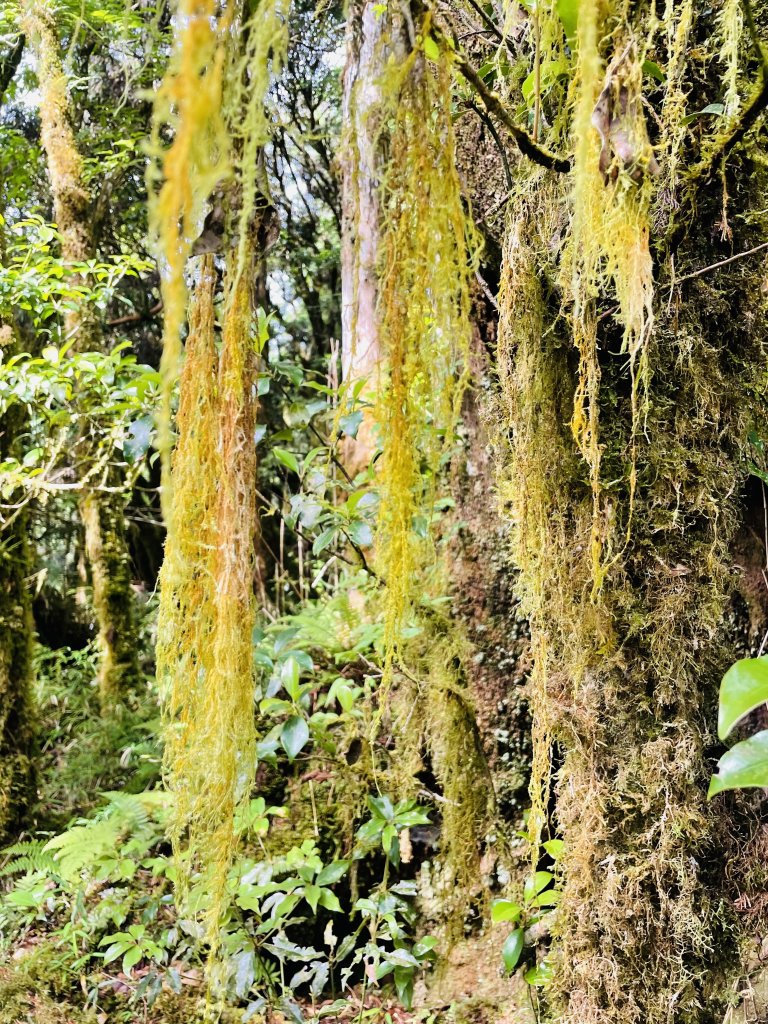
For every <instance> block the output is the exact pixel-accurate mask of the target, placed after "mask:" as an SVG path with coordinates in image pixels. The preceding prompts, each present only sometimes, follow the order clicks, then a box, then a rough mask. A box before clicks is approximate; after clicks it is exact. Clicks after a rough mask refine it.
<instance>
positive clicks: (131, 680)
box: [22, 0, 139, 712]
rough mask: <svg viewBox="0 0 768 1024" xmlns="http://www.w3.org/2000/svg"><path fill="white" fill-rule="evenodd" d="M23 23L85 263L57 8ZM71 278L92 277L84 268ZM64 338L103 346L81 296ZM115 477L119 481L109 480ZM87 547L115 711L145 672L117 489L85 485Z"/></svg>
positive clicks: (68, 224)
mask: <svg viewBox="0 0 768 1024" xmlns="http://www.w3.org/2000/svg"><path fill="white" fill-rule="evenodd" d="M22 23H23V27H24V29H25V31H26V33H27V35H28V36H29V39H30V41H31V44H32V46H33V48H34V51H35V56H36V59H37V76H38V82H39V85H40V121H41V136H42V143H43V148H44V150H45V154H46V158H47V161H48V175H49V178H50V182H51V192H52V195H53V203H54V215H55V217H56V223H57V226H58V229H59V234H60V235H61V255H62V259H63V261H64V263H65V265H66V264H69V265H70V266H71V265H72V264H78V263H84V262H85V261H87V260H88V259H90V258H92V257H93V255H94V252H93V250H94V246H93V241H92V238H91V234H90V229H89V216H90V200H89V195H88V190H87V188H86V186H85V182H84V180H83V172H82V160H81V156H80V153H79V151H78V148H77V141H76V139H75V135H74V132H73V130H72V124H71V107H70V100H69V94H68V90H67V81H66V76H65V74H64V69H63V66H62V63H61V57H60V53H59V40H58V36H57V33H56V26H55V23H54V19H53V12H52V10H51V8H50V6H49V5H48V4H47V3H35V2H32V0H27V2H26V3H25V5H24V12H23V19H22ZM70 272H71V276H72V279H73V281H77V282H80V283H86V284H87V278H84V277H83V275H82V274H81V273H80V272H79V271H73V270H71V271H70ZM64 336H65V339H72V340H73V347H74V349H75V350H76V351H80V352H85V351H88V350H90V349H93V348H99V347H101V346H102V345H103V338H102V333H101V328H100V324H99V321H98V317H97V313H96V310H95V308H94V307H93V306H92V305H89V304H88V303H87V302H83V303H81V304H79V305H78V306H77V308H75V309H73V310H71V311H69V312H68V313H67V314H66V315H65V317H64ZM108 482H109V483H110V484H114V483H115V480H114V479H110V480H109V481H108ZM80 516H81V519H82V522H83V528H84V531H85V551H86V557H87V559H88V563H89V567H90V571H91V583H92V587H93V607H94V612H95V616H96V622H97V625H98V630H99V634H98V640H99V647H100V650H101V664H100V668H99V695H100V700H101V705H102V710H104V711H105V712H106V711H110V710H111V709H113V708H114V706H115V704H116V702H119V701H120V700H121V699H122V697H124V696H125V694H126V693H127V692H129V691H130V689H131V688H133V687H134V686H135V684H136V683H137V682H138V679H139V666H138V642H137V636H136V626H135V621H134V619H135V611H134V607H133V600H132V592H131V587H130V583H131V576H130V560H129V555H128V549H127V545H126V541H125V533H124V529H123V516H124V499H123V498H122V496H120V495H117V494H114V493H112V492H111V491H110V492H109V493H102V492H99V491H96V490H90V489H88V490H86V491H85V492H84V493H83V495H82V497H81V499H80Z"/></svg>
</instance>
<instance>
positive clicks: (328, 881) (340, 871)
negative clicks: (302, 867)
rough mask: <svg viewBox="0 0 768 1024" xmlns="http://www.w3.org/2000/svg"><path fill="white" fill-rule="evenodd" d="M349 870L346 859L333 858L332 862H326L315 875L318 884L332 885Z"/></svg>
mask: <svg viewBox="0 0 768 1024" xmlns="http://www.w3.org/2000/svg"><path fill="white" fill-rule="evenodd" d="M348 870H349V861H348V860H335V861H334V862H333V863H332V864H326V865H325V867H324V868H323V869H322V871H321V872H320V874H319V875H318V876H317V879H316V882H317V884H318V885H333V884H334V883H335V882H338V881H339V879H341V878H343V877H344V875H346V873H347V871H348Z"/></svg>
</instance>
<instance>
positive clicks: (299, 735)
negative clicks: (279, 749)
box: [280, 715, 309, 761]
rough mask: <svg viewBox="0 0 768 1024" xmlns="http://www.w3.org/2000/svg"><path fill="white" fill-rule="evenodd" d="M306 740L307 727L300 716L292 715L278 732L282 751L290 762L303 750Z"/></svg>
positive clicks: (307, 735) (307, 737) (307, 736)
mask: <svg viewBox="0 0 768 1024" xmlns="http://www.w3.org/2000/svg"><path fill="white" fill-rule="evenodd" d="M308 739H309V726H308V725H307V723H306V720H305V719H303V718H302V717H301V715H292V716H291V717H290V718H289V719H288V721H287V722H286V723H285V725H284V726H283V728H282V731H281V732H280V742H281V743H282V745H283V750H285V752H286V754H287V755H288V758H289V760H291V761H293V759H294V758H295V757H296V755H297V754H298V753H299V752H300V751H301V750H303V748H304V747H305V746H306V743H307V740H308Z"/></svg>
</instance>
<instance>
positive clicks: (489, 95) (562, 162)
mask: <svg viewBox="0 0 768 1024" xmlns="http://www.w3.org/2000/svg"><path fill="white" fill-rule="evenodd" d="M431 31H432V35H433V37H434V39H435V42H436V43H437V44H438V45H439V46H441V47H442V48H443V49H444V50H446V51H448V52H449V53H451V55H452V56H453V59H454V62H455V64H456V67H457V69H458V71H459V72H460V73H461V75H462V77H463V78H465V79H466V81H467V82H468V83H469V84H470V85H471V86H472V88H473V89H474V90H475V92H476V93H477V95H478V97H479V98H480V99H481V100H482V103H483V106H484V107H485V109H486V110H487V111H488V113H489V114H493V116H494V117H495V118H496V119H497V120H499V121H501V123H502V124H503V125H504V127H505V128H506V129H507V131H508V132H509V134H510V135H511V136H512V138H513V139H514V140H515V143H516V144H517V148H518V149H519V150H520V152H521V153H522V155H523V156H527V157H528V159H529V160H532V161H533V162H534V163H535V164H539V166H540V167H546V168H547V169H548V170H550V171H558V172H559V173H560V174H567V173H568V171H570V169H571V161H570V158H568V157H561V156H557V154H556V153H550V151H549V150H548V149H544V148H543V147H542V146H539V145H538V144H537V143H536V142H534V140H533V139H532V138H531V136H530V135H529V134H528V133H527V132H526V131H524V130H523V129H522V128H521V127H520V126H519V125H518V124H515V121H514V120H513V118H512V117H511V115H510V114H509V112H508V111H507V109H506V107H505V106H504V104H503V103H502V101H501V97H500V96H499V94H498V93H495V92H493V90H491V89H489V88H488V86H487V85H486V84H485V82H484V81H483V80H482V78H481V77H480V75H479V74H478V73H477V71H476V70H475V68H474V67H473V66H472V65H471V64H470V62H469V60H468V59H467V56H466V54H465V53H464V52H463V51H462V50H461V49H460V48H459V46H458V44H457V43H453V44H452V43H450V42H449V41H448V40H447V38H446V36H445V35H444V33H443V32H442V31H441V30H440V29H439V28H437V26H432V29H431Z"/></svg>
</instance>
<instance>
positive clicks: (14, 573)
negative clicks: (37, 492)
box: [0, 326, 35, 838]
mask: <svg viewBox="0 0 768 1024" xmlns="http://www.w3.org/2000/svg"><path fill="white" fill-rule="evenodd" d="M13 345H14V341H13V332H12V330H11V328H9V327H7V326H2V327H0V346H2V347H3V348H4V349H6V352H7V354H11V353H10V352H8V349H7V348H6V346H8V347H11V348H12V346H13ZM19 419H20V417H19V407H16V408H11V409H10V410H9V411H8V412H7V413H6V414H5V416H3V417H2V418H0V461H2V459H3V458H5V457H6V456H8V455H9V454H11V453H12V451H13V449H14V445H15V438H16V437H18V434H19V430H20V424H19ZM9 504H13V499H11V500H10V501H9ZM11 515H12V518H11V520H10V522H5V523H3V524H2V527H1V528H0V838H2V837H4V836H5V835H6V834H10V833H11V832H13V831H15V830H16V829H17V827H18V826H19V825H20V824H21V821H22V816H23V814H24V812H25V811H26V809H27V808H28V806H29V804H30V803H31V801H32V800H33V799H34V795H35V772H34V760H33V746H34V716H33V710H32V696H31V688H32V610H31V600H30V594H29V587H28V579H29V576H30V573H31V567H30V559H29V549H28V546H27V521H26V517H25V515H24V513H23V510H17V511H16V513H12V514H11Z"/></svg>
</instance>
